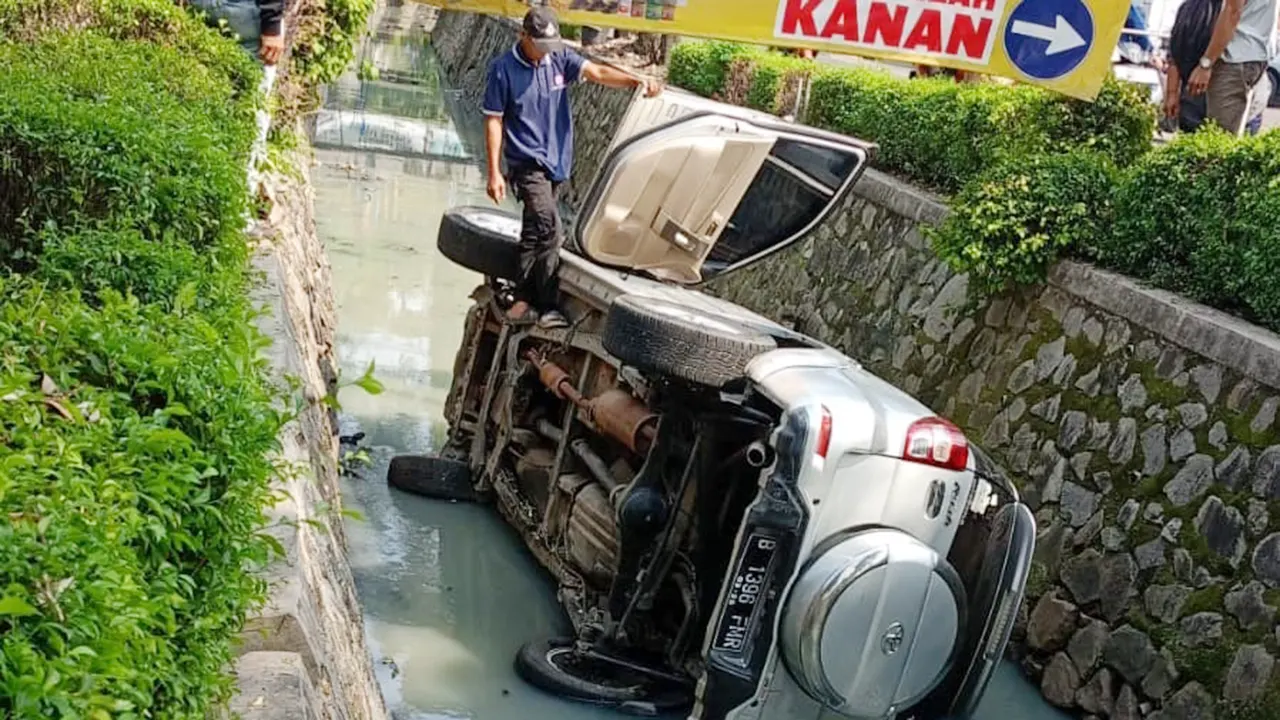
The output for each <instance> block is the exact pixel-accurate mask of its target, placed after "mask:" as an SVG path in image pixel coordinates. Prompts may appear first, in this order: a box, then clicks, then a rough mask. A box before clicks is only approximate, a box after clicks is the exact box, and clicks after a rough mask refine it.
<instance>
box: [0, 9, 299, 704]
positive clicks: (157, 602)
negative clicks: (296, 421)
mask: <svg viewBox="0 0 1280 720" xmlns="http://www.w3.org/2000/svg"><path fill="white" fill-rule="evenodd" d="M257 72H258V71H257V70H256V68H255V66H254V64H253V62H252V60H251V59H249V58H248V57H247V55H246V54H245V53H244V52H243V51H241V50H240V49H239V48H238V47H237V46H236V45H235V44H234V43H233V42H231V41H230V40H228V39H226V38H222V37H219V35H218V33H216V32H213V31H209V30H207V29H206V28H204V27H203V26H202V25H201V24H200V23H199V22H198V21H197V20H195V19H194V18H192V17H190V16H188V15H186V14H185V13H182V12H180V11H176V10H174V8H173V7H172V6H169V4H168V2H167V0H160V1H159V2H156V1H155V0H136V2H129V1H127V0H74V2H73V1H71V0H67V1H66V2H52V1H50V2H44V1H41V0H8V1H6V0H0V73H3V74H4V77H5V82H4V83H3V84H0V257H3V262H0V267H2V268H4V269H5V270H7V272H8V274H7V275H0V438H3V441H2V442H0V517H3V518H4V521H3V522H0V549H2V550H3V552H0V716H3V717H12V718H36V717H68V718H70V717H83V718H92V719H95V720H96V719H98V718H108V717H120V718H143V717H149V718H183V719H188V718H189V719H190V720H203V718H205V717H206V716H207V715H208V713H209V712H210V711H211V710H213V709H214V707H215V706H216V705H217V704H218V703H219V702H220V701H222V700H223V699H225V698H226V697H227V695H228V693H229V692H230V689H231V678H230V677H229V676H228V675H227V672H226V670H227V667H228V665H229V663H230V661H231V660H232V657H233V648H232V643H233V641H234V638H235V637H236V636H237V634H238V633H239V631H240V630H241V628H242V627H243V623H244V620H245V618H246V616H247V613H248V612H250V611H251V610H252V609H253V608H255V607H256V606H258V605H259V604H260V603H261V602H262V601H263V599H264V594H265V588H264V586H263V583H262V581H261V580H260V579H259V578H258V577H257V576H256V575H254V574H253V573H252V571H253V570H254V569H255V568H256V567H257V566H258V565H259V564H260V563H262V562H263V561H264V560H265V559H266V557H267V553H268V550H269V548H270V547H271V542H270V541H269V539H267V538H266V537H265V536H263V535H261V527H262V524H263V520H264V518H263V508H265V507H266V506H267V505H268V503H269V502H270V499H271V496H270V479H271V477H272V476H273V474H274V472H275V471H276V468H274V467H273V465H272V462H271V461H270V459H269V458H270V453H271V452H272V451H273V450H274V449H275V448H276V437H277V433H278V431H279V428H280V426H281V424H282V422H283V420H284V418H283V417H282V416H281V415H280V412H279V411H278V410H277V409H276V408H277V407H280V406H281V403H280V400H281V398H280V396H279V393H278V392H277V391H276V390H275V389H274V388H273V387H272V386H271V384H270V382H269V381H268V374H267V373H266V372H265V368H264V363H263V360H262V359H261V358H260V350H261V347H262V342H263V341H262V339H261V337H260V335H259V334H258V332H257V330H256V329H255V325H254V323H253V316H252V312H251V307H250V304H249V301H248V299H247V293H246V291H247V289H248V287H249V280H250V271H249V266H248V258H249V247H248V245H247V243H246V238H245V237H244V235H243V232H242V228H243V223H244V213H245V211H246V210H247V209H248V207H249V203H248V197H247V196H248V192H247V191H248V187H247V185H246V182H245V171H246V169H247V165H248V159H249V157H248V155H249V150H250V144H251V142H252V140H253V136H254V130H255V128H254V117H253V111H254V109H255V105H256V103H257V100H256V98H254V96H253V95H252V93H249V92H248V91H247V90H248V88H249V87H250V86H251V84H252V85H253V86H255V87H256V79H255V78H256V77H257Z"/></svg>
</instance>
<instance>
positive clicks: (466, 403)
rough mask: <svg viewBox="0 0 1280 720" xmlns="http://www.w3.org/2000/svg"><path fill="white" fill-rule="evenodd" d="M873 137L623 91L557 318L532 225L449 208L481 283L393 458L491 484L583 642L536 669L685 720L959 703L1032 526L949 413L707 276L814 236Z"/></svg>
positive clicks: (529, 668)
mask: <svg viewBox="0 0 1280 720" xmlns="http://www.w3.org/2000/svg"><path fill="white" fill-rule="evenodd" d="M873 150H874V148H872V147H871V146H869V145H866V144H863V143H860V142H857V141H854V140H851V139H849V138H846V137H841V136H838V135H833V134H828V133H824V132H820V131H817V130H813V129H810V128H806V127H801V126H796V125H794V124H790V123H785V122H782V121H779V120H778V119H776V118H773V117H772V116H768V115H763V114H758V113H754V112H752V111H749V110H744V109H741V108H736V107H730V106H726V105H723V104H720V103H716V102H712V101H708V100H703V99H700V98H696V97H693V96H690V95H686V94H683V93H679V92H675V91H671V92H668V93H666V94H664V95H663V96H661V97H658V98H653V99H644V98H641V97H638V96H637V98H636V99H635V100H634V101H633V104H632V106H631V109H630V111H629V114H628V116H627V118H626V120H625V121H624V122H623V124H622V126H621V128H620V130H619V132H618V135H617V137H616V138H615V140H614V142H613V145H612V147H611V148H610V150H609V153H608V157H607V159H606V161H605V162H604V163H603V165H602V167H601V170H600V172H599V174H598V176H597V178H596V180H595V182H594V185H593V187H592V189H591V191H590V193H589V195H588V197H587V200H586V202H585V203H584V206H583V207H582V208H581V209H580V214H579V216H578V218H577V222H576V223H574V227H573V231H572V233H571V235H572V237H571V238H570V239H569V243H568V244H569V245H570V246H571V247H570V248H569V250H568V251H566V252H565V253H564V258H563V263H562V266H561V271H560V273H561V286H562V289H561V293H562V298H561V307H562V308H563V310H564V311H565V314H566V315H567V316H568V317H569V318H570V320H571V327H569V328H567V329H563V330H544V329H541V328H538V327H536V326H525V325H513V324H511V323H508V322H507V321H505V320H504V318H505V310H506V308H507V307H508V306H509V304H510V303H511V301H512V298H511V296H510V288H511V285H510V282H509V280H510V279H511V278H513V277H515V275H516V273H517V271H518V267H519V259H518V255H517V250H516V242H517V236H518V233H519V220H518V219H517V218H516V217H514V216H511V215H509V214H506V213H503V212H501V211H498V210H494V209H487V208H457V209H455V210H452V211H450V212H449V213H448V214H447V215H446V217H445V218H444V220H443V223H442V225H441V228H440V235H439V245H440V248H441V249H442V251H443V252H444V254H445V255H446V256H447V257H449V258H450V259H452V260H454V261H455V262H458V263H460V264H462V265H464V266H466V267H468V268H470V269H472V270H475V271H478V272H480V273H482V274H483V275H484V276H485V277H486V281H485V283H484V284H483V285H482V286H481V287H480V288H478V289H477V291H476V293H475V294H474V298H475V300H476V303H475V305H474V307H473V308H472V310H471V311H470V313H469V314H468V316H467V320H466V329H465V339H464V341H463V345H462V347H461V348H460V349H459V351H458V355H457V360H456V365H455V369H454V381H453V386H452V389H451V392H450V395H449V399H448V402H447V404H446V414H447V420H448V422H449V426H450V433H449V444H448V446H447V447H446V448H444V449H443V451H442V452H441V453H440V454H439V455H433V456H402V457H398V458H396V459H395V460H394V461H393V463H392V466H391V469H390V472H389V478H388V479H389V481H390V482H391V483H392V484H393V485H394V486H396V487H398V488H400V489H403V490H406V491H409V492H414V493H417V494H421V495H427V496H429V497H435V498H442V499H449V500H471V501H482V502H492V503H493V504H494V505H495V506H496V508H497V509H498V511H499V512H500V513H501V514H502V515H503V516H504V517H505V518H506V520H507V521H508V522H509V523H510V524H511V525H512V526H514V527H515V528H516V529H517V530H518V531H519V533H520V534H521V536H522V537H523V538H524V540H525V542H526V544H527V545H528V547H529V549H530V550H531V551H532V554H533V556H534V557H535V558H537V560H538V561H539V562H540V563H541V564H542V565H543V566H544V567H545V568H546V569H547V570H548V571H549V572H550V574H551V575H552V576H553V577H554V579H555V581H556V582H557V584H558V587H559V598H560V601H561V604H562V606H563V607H564V609H565V611H566V613H567V615H568V617H569V619H570V621H571V624H572V627H573V634H572V636H568V637H544V638H531V639H530V641H529V642H528V643H527V644H526V645H525V646H524V648H523V649H522V650H521V652H520V653H519V655H518V657H517V658H516V660H515V662H516V669H517V671H518V672H519V673H520V675H521V677H523V678H524V679H525V680H527V681H528V682H530V683H532V684H534V685H536V686H538V687H541V688H543V689H545V690H547V691H549V692H552V693H555V694H557V695H560V696H563V697H565V698H568V699H572V700H577V701H582V702H589V703H596V704H600V705H607V706H610V707H613V708H616V709H619V710H622V711H624V712H630V713H634V714H641V715H655V714H665V713H668V712H686V713H688V716H689V717H690V718H697V719H699V720H723V719H726V718H736V719H739V720H745V719H747V718H768V719H771V720H773V719H778V720H782V719H791V718H795V719H802V718H803V719H816V718H823V717H839V716H843V717H849V718H858V719H861V720H879V719H882V718H904V719H905V718H919V719H920V720H925V719H931V720H937V719H940V718H944V717H945V718H951V717H956V718H964V717H967V716H970V715H971V714H972V713H973V711H974V709H975V707H976V706H977V703H978V701H979V699H980V698H981V696H982V694H983V692H984V690H985V688H986V686H987V684H988V682H989V680H990V678H991V674H992V671H993V670H994V669H995V667H996V665H997V664H998V663H999V662H1000V661H1001V659H1002V656H1003V654H1004V651H1005V647H1006V645H1007V643H1008V641H1009V636H1010V633H1011V630H1012V627H1013V624H1014V618H1015V615H1016V614H1017V612H1018V609H1019V605H1020V603H1021V602H1022V596H1023V589H1024V586H1025V583H1026V579H1027V573H1028V570H1029V567H1030V560H1031V554H1032V549H1033V544H1034V538H1035V522H1034V520H1033V518H1032V515H1031V513H1030V512H1029V510H1028V509H1027V507H1026V506H1025V505H1023V504H1022V503H1020V502H1019V499H1018V495H1017V493H1016V491H1015V490H1014V488H1013V486H1012V485H1011V484H1010V483H1009V482H1008V480H1007V479H1006V478H1005V477H1004V476H1003V475H1001V474H1000V472H999V471H998V470H997V469H996V467H995V466H994V465H993V464H992V463H991V462H990V461H988V460H987V459H986V457H985V456H984V455H983V454H982V452H981V451H980V450H979V449H978V448H976V447H974V446H973V445H971V444H970V443H969V442H968V441H967V439H966V438H965V437H964V435H963V434H962V433H961V432H960V431H959V430H958V429H957V428H956V427H955V426H954V425H952V424H951V423H950V422H948V421H947V420H945V419H943V418H940V417H938V416H936V415H934V414H933V413H932V412H931V411H930V410H929V409H928V408H927V407H924V406H923V405H922V404H920V403H919V402H917V401H916V400H915V399H913V398H912V397H910V396H909V395H907V394H906V393H904V392H902V391H900V390H898V389H897V388H894V387H893V386H891V385H889V384H887V383H886V382H884V381H882V380H880V379H879V378H877V377H875V376H873V375H871V374H870V373H868V372H866V371H865V370H863V369H862V368H861V367H860V366H859V365H858V363H857V362H855V361H853V360H851V359H849V358H848V357H846V356H844V355H843V354H841V353H840V352H838V351H836V350H834V349H832V348H830V347H828V346H825V345H823V344H822V343H820V342H817V341H815V340H813V339H811V338H808V337H805V336H803V335H800V334H798V333H795V332H793V331H790V330H788V329H786V328H784V327H781V326H779V325H778V324H776V323H773V322H771V321H769V320H767V319H765V318H762V317H760V316H757V315H755V314H753V313H751V312H748V311H747V310H745V309H743V308H740V307H738V306H736V305H733V304H730V303H727V302H724V301H721V300H718V299H716V298H714V297H711V296H708V295H704V294H702V293H700V292H698V291H696V290H694V289H692V287H693V286H696V285H699V284H701V283H703V282H705V281H708V280H710V279H712V278H714V277H718V276H720V275H723V274H724V273H728V272H732V271H734V270H736V269H739V268H742V267H744V266H746V265H749V264H751V263H753V262H757V261H759V260H761V259H762V258H765V257H767V256H769V255H770V254H772V253H774V252H777V251H778V250H780V249H783V248H785V247H787V246H788V245H790V244H792V243H795V242H796V241H797V240H799V239H801V238H803V237H804V236H805V235H806V233H808V232H809V231H810V230H811V229H812V228H813V227H814V226H815V225H816V224H818V223H819V222H820V221H821V220H822V219H823V218H824V217H825V216H826V215H827V214H828V213H829V212H830V211H831V210H832V209H833V207H836V206H837V205H838V204H839V203H840V202H841V200H842V199H843V198H844V197H845V196H846V194H847V193H848V192H849V190H850V188H851V187H852V186H853V184H854V183H855V182H856V181H857V179H858V177H859V176H860V175H861V173H862V171H863V169H864V167H865V166H866V164H867V162H868V159H869V157H870V155H871V153H872V152H873Z"/></svg>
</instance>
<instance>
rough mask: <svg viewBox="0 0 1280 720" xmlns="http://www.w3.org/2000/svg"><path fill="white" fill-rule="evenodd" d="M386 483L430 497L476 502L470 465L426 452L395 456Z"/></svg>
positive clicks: (476, 497)
mask: <svg viewBox="0 0 1280 720" xmlns="http://www.w3.org/2000/svg"><path fill="white" fill-rule="evenodd" d="M387 484H388V485H390V486H391V487H393V488H396V489H397V490H403V491H404V492H407V493H412V494H414V495H421V496H422V497H427V498H431V499H433V500H450V501H453V502H475V501H476V500H478V499H479V496H478V495H477V494H476V490H475V486H474V485H473V484H472V482H471V468H470V467H469V466H468V465H467V464H466V463H463V462H458V461H457V460H449V459H447V458H442V457H431V456H427V455H398V456H396V457H394V458H391V465H390V466H389V467H388V468H387Z"/></svg>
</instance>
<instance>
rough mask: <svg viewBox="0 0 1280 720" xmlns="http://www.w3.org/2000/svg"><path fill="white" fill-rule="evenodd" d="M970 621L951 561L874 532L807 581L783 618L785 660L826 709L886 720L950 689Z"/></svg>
mask: <svg viewBox="0 0 1280 720" xmlns="http://www.w3.org/2000/svg"><path fill="white" fill-rule="evenodd" d="M963 617H965V596H964V587H963V585H962V584H961V582H960V578H959V576H958V575H957V574H956V571H955V569H954V568H952V567H951V565H950V564H948V563H947V561H946V559H945V558H943V557H941V556H939V555H938V554H937V552H935V551H934V550H933V549H932V548H930V547H929V546H928V545H925V544H924V543H922V542H920V541H919V540H917V539H915V538H914V537H912V536H910V535H907V534H906V533H903V532H900V531H897V530H885V529H874V530H865V531H862V532H858V533H856V534H853V535H851V536H849V537H847V538H845V539H844V540H841V541H840V542H838V543H836V544H835V545H833V546H832V547H830V548H829V549H827V550H825V551H823V552H821V554H819V555H818V556H817V557H816V558H815V559H813V560H812V561H810V563H809V564H808V565H807V566H806V568H805V569H804V571H803V572H802V573H801V575H800V578H799V579H798V580H797V581H796V583H795V585H794V586H793V587H792V589H791V592H790V595H789V596H788V598H787V602H786V607H785V609H784V610H783V619H782V644H783V657H784V659H785V661H786V664H787V667H788V669H789V670H790V671H791V673H792V675H793V676H794V677H795V678H796V680H797V681H798V682H799V683H800V685H801V687H803V688H804V689H805V690H806V691H807V692H808V693H809V694H810V695H812V696H813V697H814V698H815V699H816V700H818V701H819V702H821V703H823V704H824V705H826V706H827V707H829V708H831V709H832V710H835V711H836V712H838V713H840V714H842V715H845V716H847V717H852V718H860V719H862V718H865V719H866V720H882V719H883V718H885V717H892V716H893V715H894V714H896V713H898V712H900V711H902V710H905V709H906V708H908V707H910V706H911V705H912V704H914V703H916V702H918V701H919V700H920V699H921V698H923V697H925V696H926V695H927V694H928V693H929V691H931V690H933V688H934V687H936V686H937V685H938V683H940V682H941V681H942V679H943V678H944V676H945V675H946V673H947V671H948V670H949V669H950V667H951V664H952V663H953V662H954V657H955V653H956V650H957V648H958V646H959V644H960V643H959V638H960V636H961V632H962V628H961V622H962V621H961V618H963Z"/></svg>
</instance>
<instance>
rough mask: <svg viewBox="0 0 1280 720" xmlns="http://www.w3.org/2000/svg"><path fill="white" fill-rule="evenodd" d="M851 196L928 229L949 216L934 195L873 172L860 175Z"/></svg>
mask: <svg viewBox="0 0 1280 720" xmlns="http://www.w3.org/2000/svg"><path fill="white" fill-rule="evenodd" d="M853 193H854V194H855V195H859V196H861V197H864V198H866V199H867V200H870V201H871V202H873V203H875V204H877V205H879V206H880V207H882V208H884V209H885V210H888V211H890V212H892V213H894V214H895V215H900V216H902V217H905V218H909V219H911V220H915V221H916V222H924V223H929V224H930V225H937V224H938V223H941V222H942V221H943V220H945V219H946V217H947V214H948V213H949V212H950V210H949V209H948V208H947V205H946V203H945V202H944V201H943V200H942V198H940V197H938V196H937V195H934V194H933V193H930V192H927V191H925V190H921V189H920V188H917V187H915V186H912V185H908V184H907V183H905V182H903V181H901V180H899V179H897V178H895V177H893V176H892V175H886V174H885V173H882V172H880V171H879V170H874V169H868V170H867V171H866V172H865V173H863V174H862V178H861V179H860V180H858V184H857V185H855V186H853Z"/></svg>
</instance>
